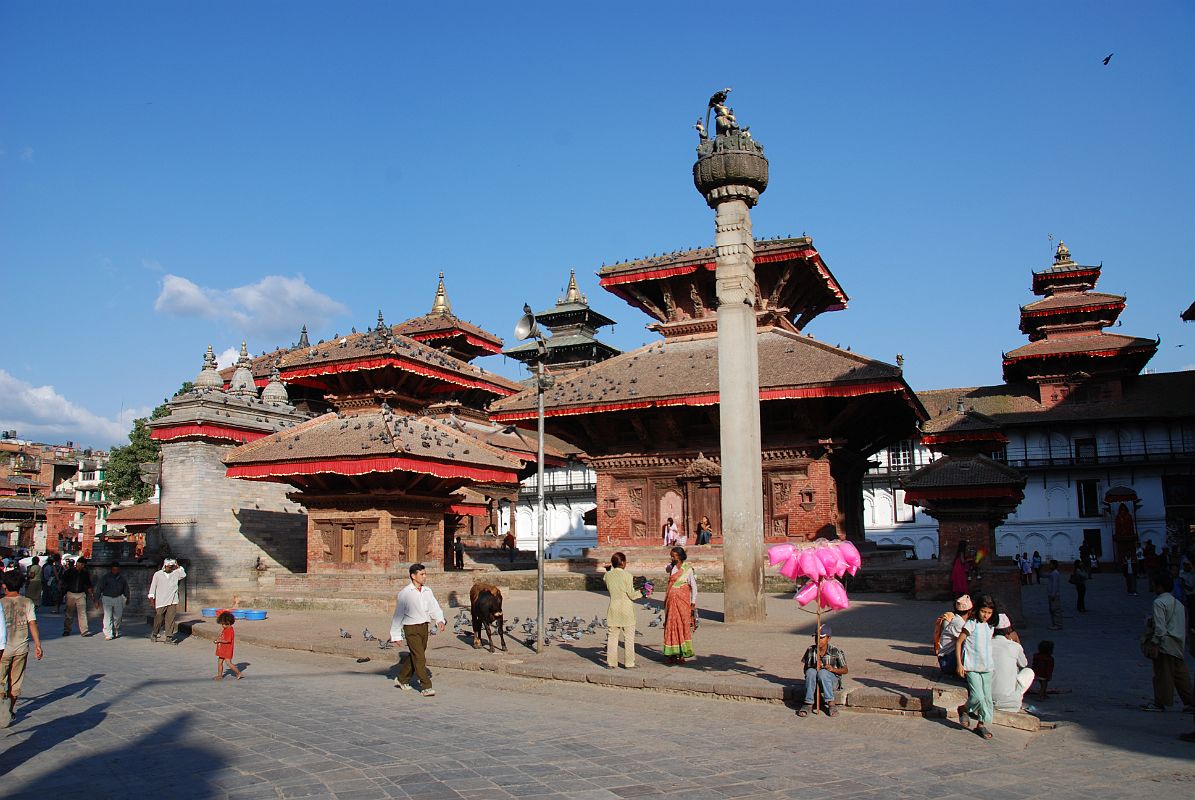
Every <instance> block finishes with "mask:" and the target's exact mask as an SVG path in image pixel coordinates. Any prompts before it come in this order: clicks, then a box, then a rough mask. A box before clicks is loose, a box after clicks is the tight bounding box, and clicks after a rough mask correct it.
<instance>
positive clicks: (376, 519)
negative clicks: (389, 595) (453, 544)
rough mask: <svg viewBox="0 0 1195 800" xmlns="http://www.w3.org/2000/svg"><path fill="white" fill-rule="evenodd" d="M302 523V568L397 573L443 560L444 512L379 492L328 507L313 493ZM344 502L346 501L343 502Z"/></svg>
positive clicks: (321, 570) (347, 572) (324, 570)
mask: <svg viewBox="0 0 1195 800" xmlns="http://www.w3.org/2000/svg"><path fill="white" fill-rule="evenodd" d="M309 502H310V503H311V504H312V508H311V509H310V514H309V518H308V524H307V534H306V555H307V571H308V572H311V573H336V572H340V573H344V574H346V575H347V574H355V573H361V572H366V573H397V574H402V573H405V572H406V567H407V566H408V565H410V564H412V563H414V562H416V561H419V562H421V563H423V564H426V565H427V566H428V567H430V568H432V569H436V568H439V567H442V566H443V564H444V554H445V547H444V545H445V542H444V514H443V511H442V510H435V509H419V508H413V507H411V506H409V505H403V504H401V503H400V502H397V501H396V500H394V499H391V500H389V501H387V500H385V499H383V498H381V497H378V498H369V499H363V500H361V501H358V502H356V503H353V504H352V505H354V506H355V507H353V508H340V507H333V506H332V502H333V501H330V500H329V501H326V502H325V501H321V500H320V499H319V498H316V497H313V498H311V500H310V501H309ZM345 505H348V504H345Z"/></svg>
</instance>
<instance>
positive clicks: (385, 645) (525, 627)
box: [340, 609, 664, 650]
mask: <svg viewBox="0 0 1195 800" xmlns="http://www.w3.org/2000/svg"><path fill="white" fill-rule="evenodd" d="M663 624H664V612H663V610H662V609H657V610H656V611H655V612H654V616H653V617H652V619H651V621H650V622H648V623H647V627H649V628H658V627H660V626H661V625H663ZM606 627H607V625H606V621H605V620H604V619H601V618H600V617H594V618H593V619H592V620H590V621H589V622H586V621H585V620H584V618H582V617H549V618H548V623H547V625H546V626H545V629H544V645H545V646H547V645H549V644H551V643H552V642H556V641H559V642H562V643H563V642H579V641H581V639H582V638H583V637H585V636H592V635H593V634H595V633H598V632H599V631H604V630H605V629H606ZM516 628H519V629H521V630H522V632H523V634H524V640H523V643H524V644H526V645H527V646H528V647H534V646H535V641H536V638H537V636H536V633H537V629H538V626H537V625H536V622H535V620H533V619H530V618H528V619H526V620H520V618H519V617H515V618H514V619H512V620H510V621H509V622H507V623H506V626H505V628H504V629H503V630H504V631H505V632H506V634H507V635H509V636H511V637H512V638H515V639H517V638H518V634H516V633H515V629H516ZM435 632H436V628H435V626H432V629H431V633H433V634H434V633H435ZM452 632H453V633H454V634H456V635H458V636H462V635H465V634H470V635H471V634H472V633H473V620H472V617H471V616H470V614H469V612H468V610H466V609H461V611H460V613H458V614H457V615H456V617H455V618H454V619H453V620H452ZM636 635H637V636H642V635H643V631H637V632H636ZM340 638H341V639H352V638H353V634H351V633H350V632H348V631H346V630H345V629H344V628H341V629H340ZM361 638H362V639H364V640H365V641H367V642H377V643H378V649H379V650H390V649H391V648H393V647H394V643H393V642H390V641H387V640H386V639H379V638H378V637H377V636H375V635H374V634H373V633H371V632H370V630H369V628H365V629H364V630H363V631H361Z"/></svg>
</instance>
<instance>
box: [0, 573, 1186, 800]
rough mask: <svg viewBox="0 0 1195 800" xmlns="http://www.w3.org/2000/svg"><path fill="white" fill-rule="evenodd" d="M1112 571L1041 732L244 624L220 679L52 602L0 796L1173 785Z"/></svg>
mask: <svg viewBox="0 0 1195 800" xmlns="http://www.w3.org/2000/svg"><path fill="white" fill-rule="evenodd" d="M1116 585H1117V584H1116V583H1114V582H1113V581H1112V580H1111V579H1107V580H1105V579H1104V578H1103V577H1102V576H1101V577H1100V578H1097V579H1096V582H1095V585H1094V586H1093V589H1092V591H1091V592H1090V593H1089V602H1090V605H1091V606H1092V608H1093V609H1095V610H1093V612H1092V614H1089V615H1083V616H1084V618H1082V619H1080V618H1078V617H1077V615H1076V616H1075V617H1074V618H1068V619H1067V629H1066V630H1064V631H1062V632H1060V633H1058V634H1056V636H1055V638H1056V639H1057V641H1058V642H1059V670H1058V676H1057V682H1058V683H1059V685H1064V686H1066V687H1068V688H1071V689H1072V692H1071V693H1070V694H1067V695H1060V696H1058V697H1056V698H1054V699H1052V700H1050V701H1049V703H1050V704H1051V707H1052V709H1053V713H1055V714H1057V715H1058V716H1059V717H1060V718H1061V719H1062V720H1063V724H1061V725H1060V726H1059V728H1058V729H1057V730H1054V731H1051V732H1048V733H1040V734H1030V733H1025V732H1022V731H1017V730H1008V729H999V730H998V731H997V735H996V738H995V739H994V740H993V741H991V742H987V743H984V742H981V741H980V740H979V739H977V738H976V737H974V736H973V735H971V734H968V733H964V732H963V731H961V730H959V729H958V727H957V726H956V725H955V724H954V723H953V722H950V721H947V720H925V719H921V718H914V717H893V716H883V715H876V714H851V713H849V712H848V713H844V714H842V715H840V716H839V717H838V718H836V719H833V720H830V719H826V718H824V717H820V716H819V717H811V718H808V719H804V720H798V719H796V718H795V717H794V716H793V713H792V710H791V709H789V708H786V707H785V706H783V705H780V704H768V703H760V702H751V701H732V700H726V699H711V698H708V697H702V696H691V695H681V694H668V693H663V692H642V691H638V692H632V691H625V690H621V689H617V688H610V687H602V686H594V685H589V684H580V683H576V682H564V681H541V680H533V679H528V678H521V677H517V676H513V675H503V674H496V673H492V672H479V671H463V670H453V669H439V670H437V674H436V687H437V690H438V692H439V695H438V696H437V697H436V698H421V697H418V696H414V695H412V694H411V693H407V692H398V691H397V690H395V689H393V688H392V685H391V683H390V681H389V680H387V674H388V673H391V672H392V662H391V660H390V659H385V660H382V659H381V658H374V659H373V660H372V661H370V662H367V663H364V664H357V663H356V661H355V659H354V658H350V657H348V656H343V655H342V656H335V655H320V654H313V653H306V652H297V651H280V650H275V649H268V648H261V647H254V646H250V645H245V644H239V645H238V651H237V660H238V661H239V662H241V663H242V664H246V674H247V676H248V677H247V678H246V680H244V681H240V682H237V681H234V680H231V679H226V680H225V681H223V682H221V683H218V684H217V683H214V682H212V681H211V680H210V678H209V675H210V673H211V671H212V670H213V669H214V659H213V657H212V648H211V644H210V643H209V642H206V641H203V640H201V639H199V638H198V637H192V638H190V639H188V640H186V641H184V643H183V644H181V645H179V646H177V647H170V646H168V645H154V644H150V643H149V642H147V641H145V640H143V639H138V638H132V637H129V638H125V639H121V640H116V641H114V642H106V641H104V640H103V639H102V638H101V637H92V638H89V639H81V638H79V637H77V636H72V637H70V638H68V639H59V638H58V637H57V630H58V629H57V626H56V625H55V624H54V623H55V622H57V620H56V619H55V618H54V617H50V618H49V619H47V620H45V622H44V625H43V627H45V629H46V631H47V633H48V634H49V636H48V637H47V638H48V641H47V642H46V660H45V661H43V662H41V663H38V664H34V665H33V666H32V667H31V669H30V672H29V675H28V678H27V683H26V698H25V699H24V700H23V701H22V704H21V705H19V706H18V718H17V720H16V722H15V724H14V725H13V727H12V728H9V729H8V730H6V731H3V732H0V736H3V740H4V743H3V745H2V749H0V794H3V795H4V796H7V797H34V796H37V797H39V798H44V797H46V796H48V795H49V796H52V795H54V794H59V795H62V796H68V797H70V796H85V795H86V796H88V797H90V798H105V797H120V798H128V797H130V796H134V797H135V796H137V795H138V794H145V795H152V796H154V797H160V796H167V797H180V798H186V797H195V798H263V797H270V798H276V797H321V798H322V797H338V798H384V797H399V798H406V797H412V798H430V799H431V800H436V798H469V799H476V800H482V798H486V799H488V798H497V799H498V800H504V799H505V798H512V797H566V798H569V797H571V798H592V799H593V800H597V799H598V798H605V799H608V800H613V799H614V798H619V797H638V796H650V797H657V796H660V797H669V796H671V797H685V798H728V797H752V798H756V797H758V798H768V799H769V800H773V799H778V798H797V797H807V796H810V795H820V796H824V797H857V798H890V797H897V798H901V797H918V798H938V797H942V798H948V797H949V798H962V797H982V798H985V799H986V800H992V799H993V798H994V799H996V800H999V798H1020V797H1030V796H1041V795H1046V794H1048V795H1050V796H1051V797H1052V798H1055V799H1056V800H1067V799H1068V798H1079V797H1082V798H1083V799H1084V800H1089V798H1091V797H1100V796H1115V797H1147V796H1148V797H1150V798H1152V797H1155V796H1157V795H1158V794H1159V793H1163V794H1166V795H1175V794H1178V795H1181V794H1183V793H1185V792H1187V791H1189V788H1190V786H1191V785H1193V782H1195V749H1193V748H1195V746H1192V745H1189V744H1185V743H1182V742H1179V741H1177V739H1175V738H1174V737H1175V734H1177V733H1178V732H1180V731H1184V730H1189V729H1190V728H1191V719H1190V718H1189V717H1187V718H1185V719H1180V718H1179V716H1178V715H1177V714H1174V713H1168V714H1145V713H1142V712H1139V711H1137V710H1136V709H1135V708H1134V707H1132V706H1134V705H1135V703H1136V702H1137V701H1139V700H1140V699H1143V698H1145V697H1146V696H1147V695H1148V672H1146V671H1143V667H1142V666H1141V665H1140V664H1137V663H1136V662H1137V661H1139V660H1140V658H1139V656H1135V655H1129V656H1125V655H1123V653H1122V645H1123V644H1125V643H1126V642H1128V643H1131V644H1132V645H1133V648H1134V649H1133V652H1134V653H1135V638H1134V634H1133V632H1132V631H1129V630H1128V629H1127V626H1126V625H1124V624H1121V623H1126V622H1128V621H1135V620H1136V619H1137V618H1139V616H1140V613H1141V612H1143V610H1144V608H1145V607H1147V604H1148V599H1147V598H1139V599H1136V600H1130V601H1126V600H1125V598H1123V596H1122V595H1119V594H1116V593H1115V588H1116ZM896 604H897V605H898V606H903V607H906V608H909V609H927V610H929V611H931V612H932V610H933V607H932V606H929V605H927V604H913V603H901V602H898V603H896ZM1038 606H1040V607H1038ZM1104 608H1106V609H1108V613H1104V614H1100V613H1099V610H1100V609H1104ZM863 610H864V608H863V606H862V604H860V608H859V611H860V615H859V620H860V623H859V624H860V626H862V617H863V614H862V612H863ZM1044 611H1045V609H1044V599H1042V600H1041V602H1040V603H1039V602H1038V599H1037V598H1036V597H1035V595H1034V592H1033V591H1032V590H1031V591H1029V592H1026V613H1027V615H1028V617H1029V622H1030V625H1032V624H1033V621H1034V619H1035V618H1036V617H1037V616H1039V615H1042V616H1044ZM908 613H912V612H908ZM1097 614H1098V616H1097ZM846 621H847V619H846V618H845V616H844V618H843V619H842V620H840V621H839V622H838V623H836V624H838V625H839V626H840V627H841V626H842V625H844V624H845V622H846ZM238 625H240V623H239V624H238ZM710 627H711V628H712V627H713V626H712V625H711V626H710ZM245 630H248V628H247V626H246V628H245ZM702 630H703V631H705V630H706V628H705V627H703V629H702ZM843 638H844V639H845V638H847V636H846V634H843ZM851 646H852V647H854V646H855V645H854V644H851ZM487 655H488V654H487ZM1084 676H1090V678H1089V679H1084ZM947 753H948V754H949V755H948V756H946V757H945V758H944V757H943V756H944V754H947Z"/></svg>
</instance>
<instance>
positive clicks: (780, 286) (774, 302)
mask: <svg viewBox="0 0 1195 800" xmlns="http://www.w3.org/2000/svg"><path fill="white" fill-rule="evenodd" d="M794 271H795V268H794V266H793V263H792V262H791V261H785V262H784V267H783V268H782V269H781V270H780V275H779V276H778V277H777V278H776V285H775V286H773V287H772V293H771V295H769V296H768V304H769V305H770V306H772V307H776V306H778V305H780V304H781V303H780V294H781V292H783V291H784V287H785V286H787V285H788V282H789V281H790V280H792V277H793V272H794Z"/></svg>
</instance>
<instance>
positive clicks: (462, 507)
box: [448, 503, 490, 517]
mask: <svg viewBox="0 0 1195 800" xmlns="http://www.w3.org/2000/svg"><path fill="white" fill-rule="evenodd" d="M448 513H449V514H459V515H460V516H462V517H484V516H486V515H487V514H489V513H490V510H489V509H488V508H486V507H485V506H474V505H469V504H467V503H457V504H455V505H451V506H449V507H448Z"/></svg>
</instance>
